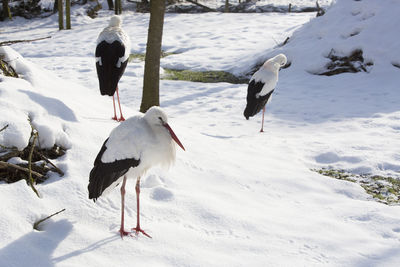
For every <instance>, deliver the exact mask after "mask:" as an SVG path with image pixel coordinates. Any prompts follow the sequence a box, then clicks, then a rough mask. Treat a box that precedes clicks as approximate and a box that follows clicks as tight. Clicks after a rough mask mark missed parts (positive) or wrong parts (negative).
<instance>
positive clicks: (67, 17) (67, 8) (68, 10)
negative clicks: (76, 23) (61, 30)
mask: <svg viewBox="0 0 400 267" xmlns="http://www.w3.org/2000/svg"><path fill="white" fill-rule="evenodd" d="M65 24H66V26H67V30H70V29H71V0H66V1H65Z"/></svg>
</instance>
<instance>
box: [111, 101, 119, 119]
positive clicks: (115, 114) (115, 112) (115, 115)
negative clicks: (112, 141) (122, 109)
mask: <svg viewBox="0 0 400 267" xmlns="http://www.w3.org/2000/svg"><path fill="white" fill-rule="evenodd" d="M113 107H114V117H112V118H111V119H113V120H115V121H118V118H117V111H116V109H115V98H114V95H113Z"/></svg>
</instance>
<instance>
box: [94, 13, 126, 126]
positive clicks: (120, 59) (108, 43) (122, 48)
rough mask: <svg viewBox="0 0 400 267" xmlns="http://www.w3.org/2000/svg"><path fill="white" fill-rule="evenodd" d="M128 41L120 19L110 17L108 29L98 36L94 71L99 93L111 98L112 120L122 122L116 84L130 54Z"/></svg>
mask: <svg viewBox="0 0 400 267" xmlns="http://www.w3.org/2000/svg"><path fill="white" fill-rule="evenodd" d="M130 50H131V49H130V40H129V37H128V35H127V34H126V33H125V32H124V31H123V30H122V28H121V18H120V17H118V16H112V17H111V19H110V24H109V25H108V27H106V28H104V30H103V31H102V32H101V33H100V34H99V37H98V38H97V46H96V53H95V55H96V70H97V77H98V78H99V84H100V93H101V94H102V95H109V96H112V97H113V106H114V117H113V118H112V119H113V120H116V121H124V120H125V118H124V116H123V115H122V110H121V104H120V101H119V93H118V82H119V80H120V79H121V77H122V74H123V73H124V71H125V68H126V65H127V64H128V59H129V53H130ZM115 92H117V99H118V106H119V112H120V114H121V116H120V118H119V119H118V118H117V114H116V110H115V98H114V94H115Z"/></svg>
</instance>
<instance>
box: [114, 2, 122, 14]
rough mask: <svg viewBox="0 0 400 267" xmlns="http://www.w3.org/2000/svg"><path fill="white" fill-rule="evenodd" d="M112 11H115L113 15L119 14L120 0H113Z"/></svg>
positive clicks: (120, 11)
mask: <svg viewBox="0 0 400 267" xmlns="http://www.w3.org/2000/svg"><path fill="white" fill-rule="evenodd" d="M114 11H115V15H120V14H121V13H122V4H121V0H115V7H114Z"/></svg>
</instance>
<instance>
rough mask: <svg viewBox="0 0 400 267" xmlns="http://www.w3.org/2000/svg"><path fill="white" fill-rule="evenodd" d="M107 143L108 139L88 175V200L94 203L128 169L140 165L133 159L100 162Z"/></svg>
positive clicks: (137, 160) (138, 160)
mask: <svg viewBox="0 0 400 267" xmlns="http://www.w3.org/2000/svg"><path fill="white" fill-rule="evenodd" d="M107 141H108V138H107V140H106V141H105V142H104V144H103V146H102V147H101V149H100V152H99V154H98V155H97V157H96V159H95V161H94V167H93V169H92V170H91V171H90V175H89V185H88V190H89V199H93V200H94V201H96V200H97V198H98V197H100V196H101V194H102V193H103V191H104V190H105V189H106V188H107V187H109V186H110V185H111V184H112V183H114V182H115V181H117V180H118V179H119V178H120V177H121V176H123V175H124V174H126V173H127V172H128V170H129V168H131V167H136V166H138V165H139V163H140V159H135V158H132V159H123V160H116V161H114V162H110V163H104V162H102V161H101V157H102V156H103V154H104V152H105V151H106V150H107V147H106V143H107Z"/></svg>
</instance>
